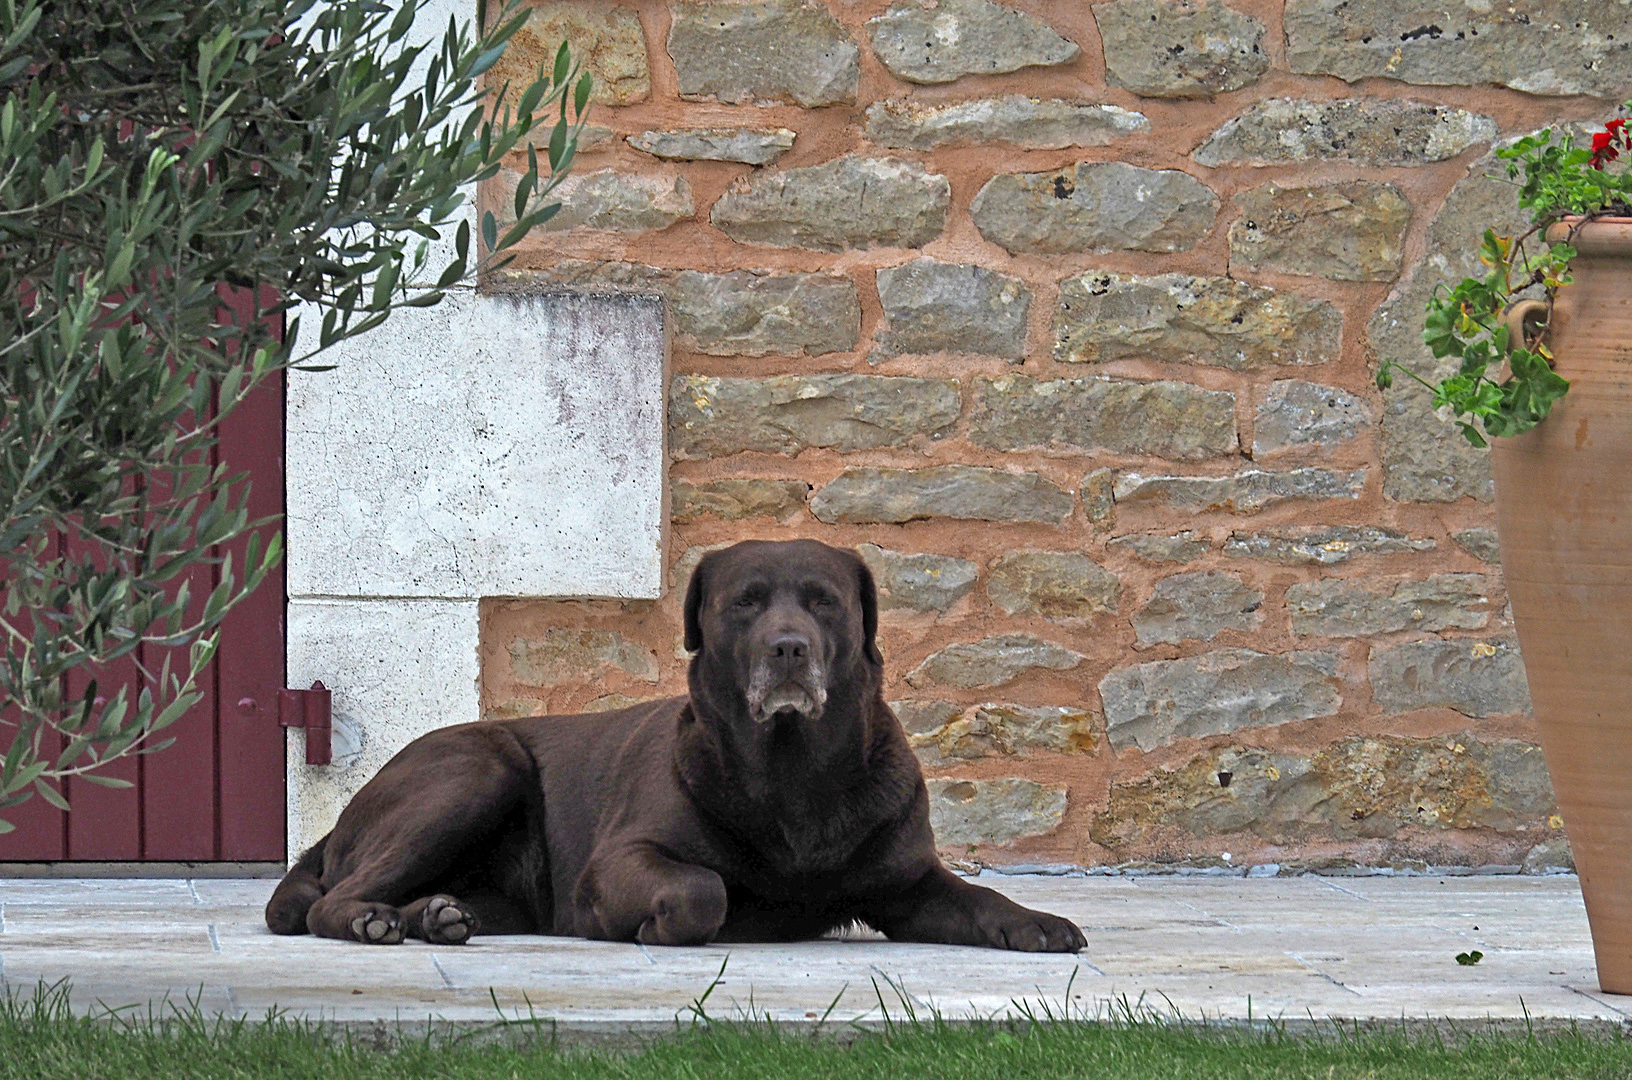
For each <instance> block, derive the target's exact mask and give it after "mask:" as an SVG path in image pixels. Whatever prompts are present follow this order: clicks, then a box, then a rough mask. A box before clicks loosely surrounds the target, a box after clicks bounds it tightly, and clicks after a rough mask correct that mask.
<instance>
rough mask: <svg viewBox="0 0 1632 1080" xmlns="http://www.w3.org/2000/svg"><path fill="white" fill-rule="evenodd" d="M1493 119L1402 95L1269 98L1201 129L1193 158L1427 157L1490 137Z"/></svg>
mask: <svg viewBox="0 0 1632 1080" xmlns="http://www.w3.org/2000/svg"><path fill="white" fill-rule="evenodd" d="M1496 133H1497V127H1496V121H1495V120H1492V119H1491V118H1490V117H1488V116H1483V115H1481V114H1479V113H1470V112H1468V111H1467V110H1466V109H1457V108H1452V107H1451V106H1449V105H1434V104H1432V103H1430V102H1426V101H1410V100H1407V99H1403V98H1342V99H1339V100H1337V101H1307V100H1299V99H1297V98H1269V99H1268V100H1266V101H1260V102H1257V103H1256V104H1254V105H1253V106H1252V107H1251V108H1249V109H1248V110H1247V111H1246V112H1244V113H1242V114H1241V115H1240V116H1237V117H1236V118H1234V119H1233V120H1228V121H1226V122H1225V123H1224V126H1223V127H1221V128H1219V129H1218V130H1217V131H1215V132H1213V133H1212V134H1211V135H1209V136H1208V137H1207V141H1206V142H1204V143H1202V144H1201V145H1200V146H1199V147H1197V148H1196V151H1195V153H1194V154H1192V155H1191V157H1192V158H1193V159H1194V160H1195V162H1196V164H1198V165H1208V166H1217V165H1280V164H1287V163H1294V162H1296V163H1301V162H1309V161H1352V162H1355V163H1356V164H1360V165H1425V164H1428V163H1430V162H1434V161H1444V160H1445V159H1447V158H1453V157H1456V155H1458V154H1460V153H1462V152H1463V151H1464V150H1466V149H1468V148H1469V147H1470V146H1474V145H1476V144H1478V143H1487V142H1490V141H1491V140H1492V139H1494V138H1495V137H1496Z"/></svg>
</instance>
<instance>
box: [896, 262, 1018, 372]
mask: <svg viewBox="0 0 1632 1080" xmlns="http://www.w3.org/2000/svg"><path fill="white" fill-rule="evenodd" d="M877 279H878V299H879V302H880V303H881V304H882V305H883V306H884V326H883V329H882V330H881V332H880V334H879V341H878V343H879V346H880V348H882V349H883V350H884V351H885V352H886V353H934V352H949V353H973V354H977V355H986V356H1002V357H1005V358H1007V359H1010V360H1018V359H1020V358H1021V357H1023V356H1024V355H1025V353H1026V312H1027V311H1029V310H1030V308H1031V290H1030V289H1028V288H1026V285H1025V282H1023V281H1021V280H1020V279H1019V278H1016V277H1010V276H1009V275H1007V274H1000V273H998V272H997V271H996V270H988V269H986V268H985V267H983V266H971V265H967V264H963V263H943V262H937V261H936V260H934V259H914V260H913V261H912V262H910V263H907V264H905V265H904V266H887V267H883V268H881V269H880V270H878V272H877Z"/></svg>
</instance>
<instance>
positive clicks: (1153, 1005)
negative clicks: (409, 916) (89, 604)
mask: <svg viewBox="0 0 1632 1080" xmlns="http://www.w3.org/2000/svg"><path fill="white" fill-rule="evenodd" d="M274 884H275V882H272V881H267V880H249V881H230V880H157V881H156V880H122V879H99V880H75V879H56V880H6V879H0V985H3V986H5V987H8V988H10V989H11V990H13V991H23V992H26V991H28V990H30V989H32V988H33V987H34V986H35V985H36V984H37V983H38V981H40V980H45V981H47V982H55V981H57V980H60V979H68V980H69V981H70V982H71V984H72V986H73V987H74V994H75V1003H76V1005H77V1006H78V1007H79V1008H81V1009H94V1008H96V1007H97V1006H98V1005H102V1006H108V1007H114V1008H118V1007H129V1006H135V1007H137V1008H142V1009H145V1008H147V1007H148V1006H150V1005H153V1004H154V1003H162V1002H164V1001H165V1000H169V1001H171V1002H179V1001H183V1000H185V999H187V998H188V997H191V998H193V999H195V1000H197V1001H198V1003H199V1004H200V1006H201V1007H202V1008H204V1009H205V1010H206V1011H207V1012H220V1013H224V1014H227V1015H231V1016H250V1017H259V1016H264V1015H265V1014H266V1013H267V1011H268V1010H270V1009H273V1008H277V1009H279V1010H281V1011H283V1012H285V1013H289V1014H293V1015H297V1016H301V1017H307V1018H313V1019H317V1018H322V1019H327V1020H337V1021H343V1022H352V1023H355V1022H378V1021H384V1022H388V1023H389V1022H400V1023H406V1024H422V1023H424V1022H426V1021H447V1022H452V1023H457V1024H471V1023H488V1022H492V1021H494V1020H496V1019H499V1014H500V1011H501V1010H502V1012H503V1015H504V1016H506V1017H509V1018H511V1019H516V1018H526V1017H529V1016H532V1017H537V1018H548V1019H551V1020H554V1021H558V1022H560V1023H561V1024H562V1025H563V1026H564V1027H565V1028H567V1029H571V1030H602V1031H607V1032H611V1031H616V1030H656V1029H658V1028H660V1027H661V1026H662V1025H665V1024H672V1023H673V1021H674V1019H675V1018H676V1016H677V1015H679V1016H681V1017H682V1018H684V1017H686V1016H689V1013H688V1012H687V1007H688V1006H689V1005H691V1004H692V1002H694V1001H695V1000H696V999H697V998H698V997H699V996H700V995H702V994H703V992H704V991H705V990H707V989H708V987H709V986H710V984H711V983H714V982H715V981H716V979H718V984H717V986H716V987H715V989H714V991H713V994H712V996H711V997H710V998H709V999H708V1006H707V1007H708V1010H709V1012H710V1014H711V1015H715V1016H726V1015H732V1014H733V1013H736V1014H738V1015H741V1014H746V1013H749V1012H752V1013H753V1014H754V1015H760V1016H769V1017H771V1018H773V1019H776V1020H779V1021H795V1022H803V1021H814V1020H817V1019H819V1018H821V1017H822V1016H823V1015H824V1014H827V1013H828V1011H829V1008H830V1007H831V1014H830V1015H829V1017H828V1019H829V1020H830V1021H837V1022H841V1023H842V1022H846V1021H855V1022H860V1023H864V1024H866V1023H875V1022H877V1021H879V1020H880V1019H881V1012H880V1005H879V998H880V996H881V995H882V997H883V1000H884V1003H885V1006H886V1007H887V1008H888V1009H889V1010H890V1013H891V1015H892V1016H894V1017H897V1018H898V1017H900V1016H901V1015H902V1014H903V1013H904V1012H905V1011H906V1009H907V1005H908V1004H909V1003H910V1005H911V1007H912V1008H913V1009H916V1010H917V1011H918V1013H919V1014H920V1015H925V1014H927V1013H929V1012H930V1011H932V1010H939V1011H940V1012H941V1013H942V1014H943V1015H945V1016H947V1017H948V1018H957V1019H965V1018H971V1017H987V1016H1009V1015H1015V1014H1016V1013H1018V1012H1019V1011H1021V1010H1023V1009H1026V1008H1032V1009H1038V1008H1040V1007H1041V1006H1042V1005H1043V1004H1045V1003H1046V1004H1047V1006H1048V1007H1049V1008H1051V1009H1053V1010H1054V1011H1055V1012H1056V1013H1058V1012H1060V1011H1061V1010H1062V1008H1063V1006H1065V1005H1066V1004H1067V1003H1069V1005H1070V1009H1071V1011H1072V1012H1073V1013H1077V1014H1087V1015H1090V1016H1094V1015H1104V1014H1106V1012H1107V1011H1108V1010H1113V1009H1115V1008H1118V1007H1120V1006H1126V1005H1134V1006H1142V1007H1144V1008H1146V1009H1149V1010H1152V1011H1154V1012H1156V1013H1158V1014H1165V1015H1171V1014H1173V1013H1175V1012H1176V1013H1178V1014H1180V1015H1182V1016H1185V1017H1189V1018H1192V1019H1197V1018H1203V1017H1205V1018H1207V1019H1209V1020H1244V1019H1246V1018H1247V1017H1248V1016H1249V1009H1250V1015H1251V1016H1252V1017H1253V1018H1281V1019H1285V1020H1289V1021H1300V1022H1301V1021H1306V1020H1317V1021H1321V1020H1327V1019H1333V1018H1343V1019H1376V1020H1387V1021H1394V1020H1400V1019H1402V1018H1405V1019H1415V1020H1445V1019H1451V1020H1470V1021H1480V1020H1487V1019H1495V1020H1498V1021H1503V1020H1522V1019H1523V1018H1525V1017H1526V1016H1528V1017H1531V1018H1535V1019H1537V1020H1541V1021H1544V1022H1562V1021H1579V1022H1587V1023H1592V1024H1598V1025H1602V1024H1606V1023H1607V1024H1614V1025H1632V998H1626V997H1616V996H1613V995H1605V994H1602V993H1600V992H1599V991H1598V987H1597V981H1596V978H1595V976H1594V971H1593V961H1592V945H1591V939H1590V937H1589V935H1588V930H1587V921H1586V913H1585V910H1584V909H1583V907H1582V904H1581V894H1580V890H1579V887H1578V885H1577V883H1576V880H1575V878H1573V877H1562V876H1561V877H1546V878H1523V877H1447V878H1439V877H1426V876H1424V877H1394V878H1386V877H1370V878H1366V877H1344V878H1337V879H1334V878H1327V877H1317V876H1313V875H1306V876H1303V877H1295V878H1267V879H1241V878H1226V879H1218V878H1178V877H1155V876H1151V877H1119V878H1101V877H1088V878H1083V877H1012V876H1011V877H1003V876H994V875H986V876H985V878H983V880H982V884H989V885H991V886H993V887H994V888H997V889H1000V890H1001V891H1003V892H1005V893H1007V894H1008V895H1010V896H1012V897H1014V898H1015V899H1016V900H1018V901H1020V902H1021V903H1025V904H1030V905H1033V906H1037V907H1041V908H1044V909H1047V910H1050V911H1054V912H1057V913H1059V914H1061V915H1064V916H1067V917H1069V918H1072V919H1074V920H1076V921H1077V923H1078V924H1079V925H1081V926H1082V928H1083V930H1084V932H1085V933H1086V934H1087V936H1088V948H1087V949H1086V950H1084V951H1083V953H1081V954H1080V955H1078V956H1036V955H1028V954H1024V953H1008V952H999V951H995V950H987V949H966V948H956V947H945V946H931V945H905V944H896V943H893V942H889V941H885V940H883V939H882V938H880V937H879V936H878V935H876V934H872V933H870V932H867V931H860V932H856V933H853V934H849V935H846V936H844V937H842V938H836V939H826V940H822V941H816V942H809V943H805V944H798V945H732V946H723V945H721V946H710V947H706V948H686V949H673V948H646V947H643V946H638V945H623V944H611V943H606V942H593V941H579V940H576V939H568V938H548V937H478V938H477V939H476V940H475V941H474V942H473V943H471V944H469V945H464V946H434V945H426V944H423V943H420V942H409V943H406V944H404V945H401V946H397V947H367V946H362V945H354V944H350V943H345V942H336V941H323V940H319V939H317V938H311V937H300V938H279V937H274V936H273V935H272V934H270V933H268V932H267V930H266V928H265V926H264V924H263V923H262V922H261V907H262V905H263V904H264V903H265V902H266V898H267V897H268V896H269V895H270V894H271V890H272V888H273V886H274ZM1469 949H1478V950H1480V951H1482V952H1483V953H1484V954H1485V959H1484V960H1483V962H1481V963H1480V964H1478V965H1477V966H1475V967H1463V966H1460V965H1458V964H1457V963H1456V962H1455V959H1454V957H1455V955H1456V954H1457V953H1459V952H1464V951H1466V950H1469ZM722 963H723V964H724V965H725V970H724V972H723V973H722V972H721V965H722ZM1067 995H1069V997H1068V996H1067ZM495 1003H496V1004H497V1008H495Z"/></svg>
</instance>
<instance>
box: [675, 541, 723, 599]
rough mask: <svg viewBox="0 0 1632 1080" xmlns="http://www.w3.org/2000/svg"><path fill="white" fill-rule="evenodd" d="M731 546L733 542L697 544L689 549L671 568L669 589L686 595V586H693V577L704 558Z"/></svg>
mask: <svg viewBox="0 0 1632 1080" xmlns="http://www.w3.org/2000/svg"><path fill="white" fill-rule="evenodd" d="M730 546H731V542H730V541H725V542H723V543H719V544H696V545H693V546H692V547H688V548H687V549H686V550H685V551H684V552H683V553H681V555H680V557H679V558H678V559H676V560H674V565H673V566H672V567H670V568H669V588H671V589H673V590H674V591H675V592H679V593H684V592H685V589H686V586H688V585H690V584H691V575H692V574H693V573H695V572H696V570H697V564H698V563H700V562H702V561H703V556H704V555H707V554H708V553H709V552H711V551H724V550H725V549H726V548H728V547H730Z"/></svg>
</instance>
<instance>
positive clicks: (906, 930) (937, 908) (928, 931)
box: [863, 866, 1088, 952]
mask: <svg viewBox="0 0 1632 1080" xmlns="http://www.w3.org/2000/svg"><path fill="white" fill-rule="evenodd" d="M863 918H864V919H865V920H866V922H867V924H868V925H869V926H871V927H872V928H873V929H875V930H877V931H879V932H880V933H883V934H885V935H888V936H889V938H890V939H891V940H893V941H923V942H933V943H937V944H941V945H984V946H987V947H988V948H993V949H1018V950H1020V951H1022V952H1076V951H1077V950H1078V949H1081V948H1082V947H1083V946H1084V945H1086V944H1087V943H1088V942H1087V939H1086V938H1084V937H1083V936H1082V931H1081V930H1079V929H1077V927H1076V925H1075V924H1074V923H1072V922H1070V921H1069V920H1067V919H1062V918H1060V917H1059V916H1058V915H1050V914H1048V913H1047V912H1043V911H1032V910H1031V909H1030V908H1024V907H1021V906H1020V905H1019V904H1016V903H1015V902H1014V901H1013V900H1010V899H1009V898H1008V897H1006V896H1004V895H1002V894H1001V893H997V892H993V891H992V890H991V889H984V888H981V887H980V886H979V885H971V884H969V882H967V881H964V880H963V879H962V878H960V877H958V876H957V875H956V874H954V873H952V872H951V871H950V870H947V869H946V868H945V867H942V866H937V867H935V868H934V869H933V870H931V871H930V872H929V873H927V874H925V875H924V876H923V877H922V878H921V879H919V881H918V882H917V883H916V884H914V885H912V886H911V887H909V888H907V889H904V890H902V891H901V892H899V893H896V894H894V895H892V896H889V897H886V898H883V899H881V900H879V901H878V902H876V903H874V904H872V905H870V906H869V907H868V909H867V911H866V914H865V915H864V916H863Z"/></svg>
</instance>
